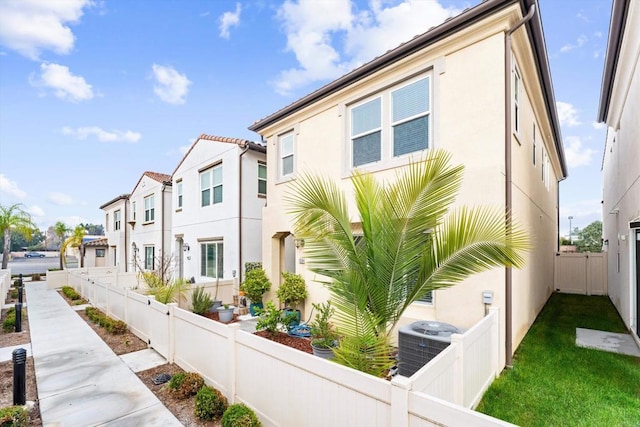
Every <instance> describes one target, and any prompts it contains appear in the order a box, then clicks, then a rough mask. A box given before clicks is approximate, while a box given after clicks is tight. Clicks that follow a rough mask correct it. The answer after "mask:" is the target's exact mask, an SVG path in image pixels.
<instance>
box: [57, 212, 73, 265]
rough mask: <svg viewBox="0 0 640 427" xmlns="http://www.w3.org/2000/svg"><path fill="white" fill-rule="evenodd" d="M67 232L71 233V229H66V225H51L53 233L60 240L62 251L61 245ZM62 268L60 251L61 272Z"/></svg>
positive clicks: (59, 223) (61, 223)
mask: <svg viewBox="0 0 640 427" xmlns="http://www.w3.org/2000/svg"><path fill="white" fill-rule="evenodd" d="M69 231H71V229H70V228H69V227H67V224H65V223H64V222H62V221H58V222H56V223H55V224H54V225H53V232H54V233H55V234H56V236H58V238H59V239H60V248H61V249H62V243H63V242H64V238H65V237H66V235H67V233H68V232H69ZM63 268H64V265H63V262H62V251H60V270H62V269H63Z"/></svg>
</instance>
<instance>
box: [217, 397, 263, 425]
mask: <svg viewBox="0 0 640 427" xmlns="http://www.w3.org/2000/svg"><path fill="white" fill-rule="evenodd" d="M261 425H262V424H261V423H260V420H258V417H256V414H255V413H254V412H253V411H252V410H251V409H250V408H247V407H246V406H245V405H243V404H242V403H236V404H233V405H231V406H229V407H228V408H227V410H226V411H224V414H223V415H222V427H260V426H261Z"/></svg>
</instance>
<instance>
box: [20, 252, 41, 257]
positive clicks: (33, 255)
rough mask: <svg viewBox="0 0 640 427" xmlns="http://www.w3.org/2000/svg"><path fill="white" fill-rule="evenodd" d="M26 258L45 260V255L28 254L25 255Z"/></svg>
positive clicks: (38, 253) (37, 253)
mask: <svg viewBox="0 0 640 427" xmlns="http://www.w3.org/2000/svg"><path fill="white" fill-rule="evenodd" d="M24 257H25V258H44V254H41V253H40V252H33V251H32V252H27V253H26V254H24Z"/></svg>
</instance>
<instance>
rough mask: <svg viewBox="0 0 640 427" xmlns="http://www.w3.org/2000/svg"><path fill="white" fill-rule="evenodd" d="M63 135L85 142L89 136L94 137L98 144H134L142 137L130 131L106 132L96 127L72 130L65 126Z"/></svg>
mask: <svg viewBox="0 0 640 427" xmlns="http://www.w3.org/2000/svg"><path fill="white" fill-rule="evenodd" d="M62 134H63V135H71V136H74V137H76V138H77V139H82V140H85V139H87V138H89V137H90V136H94V137H96V138H97V139H98V141H100V142H130V143H135V142H138V141H140V138H142V135H141V134H140V133H138V132H133V131H130V130H126V131H119V130H111V131H106V130H104V129H102V128H100V127H98V126H86V127H80V128H77V129H73V128H71V127H69V126H65V127H63V128H62Z"/></svg>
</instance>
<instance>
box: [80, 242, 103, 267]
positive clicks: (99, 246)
mask: <svg viewBox="0 0 640 427" xmlns="http://www.w3.org/2000/svg"><path fill="white" fill-rule="evenodd" d="M108 249H109V240H108V239H107V238H106V237H102V238H98V239H94V240H89V241H87V242H85V243H83V244H82V252H83V257H84V266H85V267H87V268H90V267H108V265H107V251H108Z"/></svg>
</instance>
